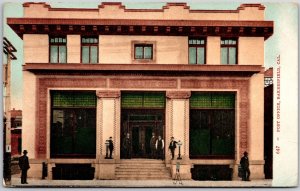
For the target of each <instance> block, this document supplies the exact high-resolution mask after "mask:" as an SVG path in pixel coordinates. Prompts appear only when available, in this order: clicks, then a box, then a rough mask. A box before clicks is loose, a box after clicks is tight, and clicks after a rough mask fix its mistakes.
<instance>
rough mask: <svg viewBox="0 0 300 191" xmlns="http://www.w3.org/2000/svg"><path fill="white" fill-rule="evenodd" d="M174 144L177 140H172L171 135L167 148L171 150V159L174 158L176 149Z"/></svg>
mask: <svg viewBox="0 0 300 191" xmlns="http://www.w3.org/2000/svg"><path fill="white" fill-rule="evenodd" d="M176 144H177V142H176V141H174V137H171V142H170V145H169V149H170V150H171V154H172V159H171V160H174V151H175V149H176Z"/></svg>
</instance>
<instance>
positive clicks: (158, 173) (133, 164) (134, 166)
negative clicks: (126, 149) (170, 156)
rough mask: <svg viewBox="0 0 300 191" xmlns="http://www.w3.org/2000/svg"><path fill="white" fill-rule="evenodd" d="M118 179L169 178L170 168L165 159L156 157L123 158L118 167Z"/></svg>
mask: <svg viewBox="0 0 300 191" xmlns="http://www.w3.org/2000/svg"><path fill="white" fill-rule="evenodd" d="M116 179H118V180H162V179H165V180H169V179H171V173H170V169H169V168H167V167H166V165H165V164H164V161H162V160H155V159H127V160H125V159H124V160H121V163H120V164H119V165H117V167H116Z"/></svg>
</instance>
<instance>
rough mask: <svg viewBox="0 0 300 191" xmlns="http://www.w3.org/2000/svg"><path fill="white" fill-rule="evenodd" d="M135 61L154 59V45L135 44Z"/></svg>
mask: <svg viewBox="0 0 300 191" xmlns="http://www.w3.org/2000/svg"><path fill="white" fill-rule="evenodd" d="M134 59H145V60H152V59H153V44H135V45H134Z"/></svg>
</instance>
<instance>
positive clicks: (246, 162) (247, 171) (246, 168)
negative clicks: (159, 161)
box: [240, 151, 250, 181]
mask: <svg viewBox="0 0 300 191" xmlns="http://www.w3.org/2000/svg"><path fill="white" fill-rule="evenodd" d="M240 165H241V167H242V169H243V177H242V180H243V181H250V179H249V178H250V169H249V158H248V153H247V152H246V151H245V152H244V156H243V157H242V158H241V161H240Z"/></svg>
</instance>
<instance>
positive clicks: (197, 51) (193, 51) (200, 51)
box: [189, 39, 205, 64]
mask: <svg viewBox="0 0 300 191" xmlns="http://www.w3.org/2000/svg"><path fill="white" fill-rule="evenodd" d="M189 63H190V64H205V40H204V39H189Z"/></svg>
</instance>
